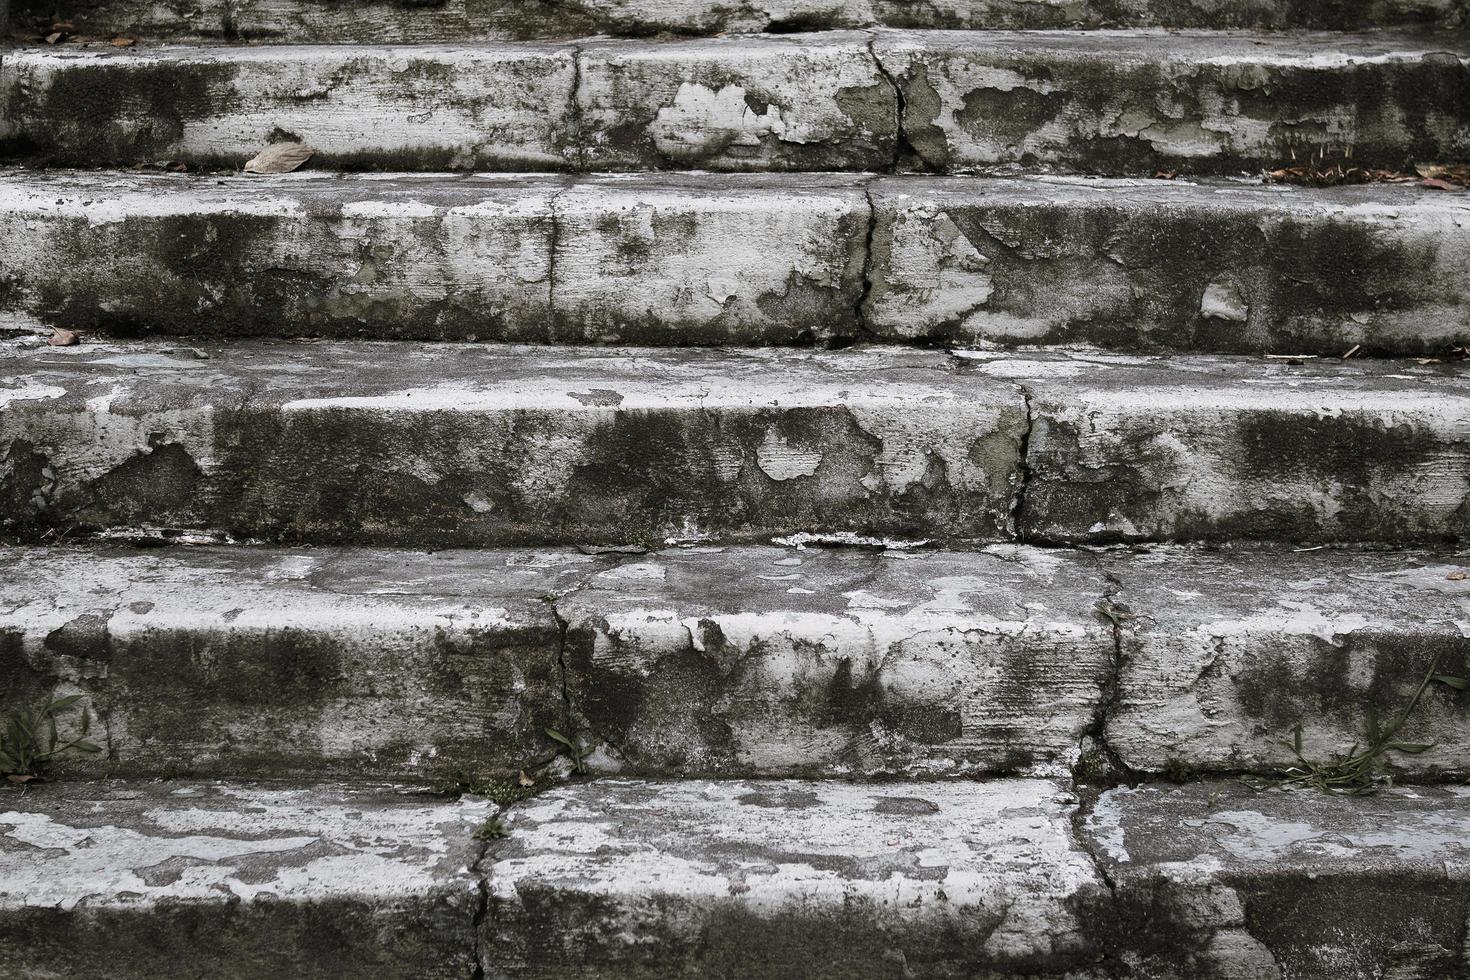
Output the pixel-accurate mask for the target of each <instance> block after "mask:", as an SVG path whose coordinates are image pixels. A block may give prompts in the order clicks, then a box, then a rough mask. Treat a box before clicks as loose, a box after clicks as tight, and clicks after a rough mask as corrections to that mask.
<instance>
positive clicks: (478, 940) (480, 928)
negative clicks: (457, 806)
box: [470, 807, 503, 980]
mask: <svg viewBox="0 0 1470 980" xmlns="http://www.w3.org/2000/svg"><path fill="white" fill-rule="evenodd" d="M502 810H503V808H499V807H498V808H497V813H499V812H501V811H502ZM489 856H490V841H488V840H487V841H483V842H481V844H480V853H479V854H477V855H475V860H474V862H473V863H472V864H471V865H470V873H471V874H473V875H474V876H475V877H476V878H477V879H479V880H478V881H477V882H476V883H475V914H474V916H473V917H472V918H471V920H470V929H471V930H472V932H471V935H470V954H471V955H472V956H473V957H474V963H473V965H472V966H471V967H470V980H485V957H484V953H485V923H486V920H488V919H489V917H490V871H489V869H488V868H487V867H486V864H485V859H486V858H488V857H489Z"/></svg>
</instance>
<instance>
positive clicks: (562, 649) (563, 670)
mask: <svg viewBox="0 0 1470 980" xmlns="http://www.w3.org/2000/svg"><path fill="white" fill-rule="evenodd" d="M546 602H547V605H548V606H549V607H550V609H551V615H552V617H553V618H554V619H555V620H556V627H557V630H558V636H557V640H556V669H557V672H558V674H559V675H560V676H561V719H562V720H561V727H562V730H563V731H565V732H567V733H570V732H571V730H572V727H571V726H572V692H571V688H570V686H569V685H568V683H567V633H568V632H569V631H570V630H571V625H572V624H571V623H570V622H569V621H568V620H567V619H566V618H565V617H563V616H562V614H561V610H560V609H558V608H557V607H556V603H557V597H555V596H551V597H548V598H547V600H546Z"/></svg>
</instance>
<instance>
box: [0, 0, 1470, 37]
mask: <svg viewBox="0 0 1470 980" xmlns="http://www.w3.org/2000/svg"><path fill="white" fill-rule="evenodd" d="M13 2H14V3H15V12H14V15H13V27H14V28H15V29H16V32H17V33H23V32H25V31H31V32H34V34H35V35H36V37H37V38H42V37H45V36H46V35H47V34H48V33H50V31H51V26H52V25H53V24H54V23H55V22H56V21H57V20H58V19H59V20H61V21H63V22H65V23H68V24H70V25H71V28H72V33H73V34H75V35H80V36H84V37H92V38H100V39H103V40H106V39H109V38H112V37H114V36H117V35H125V36H127V37H131V38H136V39H143V40H163V41H173V42H179V41H191V40H203V41H269V42H273V43H286V44H290V43H341V42H366V43H382V42H383V41H384V40H401V41H414V42H418V43H427V42H436V41H438V42H446V41H447V42H453V41H466V40H486V41H488V40H521V41H525V40H537V39H545V38H555V37H578V36H588V35H593V34H611V35H629V36H646V35H655V34H666V33H668V34H687V35H712V34H739V33H759V32H768V33H776V32H785V31H790V30H792V29H800V30H829V29H830V30H839V29H848V28H860V27H875V26H886V27H899V28H943V29H1004V28H1020V29H1046V28H1053V29H1054V28H1066V29H1071V28H1099V27H1172V28H1215V29H1220V28H1258V29H1270V30H1283V29H1289V28H1316V29H1330V30H1355V29H1363V28H1368V27H1375V26H1413V27H1439V28H1454V27H1460V26H1464V25H1465V24H1466V23H1470V12H1467V8H1466V6H1465V4H1464V3H1463V2H1462V0H1380V2H1377V3H1362V4H1324V3H1321V2H1319V0H1231V2H1229V3H1223V4H1221V3H1217V4H1210V5H1203V6H1202V5H1199V4H1194V3H1181V2H1178V0H1146V2H1141V3H1131V4H1129V5H1127V6H1126V8H1125V7H1120V6H1119V5H1117V4H1115V3H1109V2H1099V0H1086V2H1081V3H1078V2H1065V3H1062V2H1049V3H1034V2H1027V0H950V2H946V3H942V4H924V5H915V4H912V3H906V2H903V0H873V2H870V0H842V2H839V3H833V2H831V0H794V2H792V0H754V2H744V3H740V4H730V3H726V2H723V0H679V2H673V3H671V2H667V0H661V2H657V3H649V2H644V3H631V4H630V3H626V2H622V0H590V2H589V0H582V2H581V3H579V4H577V5H576V7H575V8H572V7H567V6H562V5H556V4H527V3H524V2H521V0H497V2H491V3H476V2H467V0H446V2H444V3H440V4H436V5H434V6H431V7H427V8H418V7H412V6H403V5H401V4H398V3H392V2H386V0H366V2H355V3H336V4H331V5H324V4H320V3H311V2H302V0H192V2H191V3H189V4H188V5H187V6H186V7H184V8H182V9H181V8H180V7H179V6H178V5H173V4H162V3H155V2H152V0H104V2H97V3H88V4H85V5H81V4H74V5H67V4H62V5H57V4H55V3H45V4H41V3H37V2H28V0H13ZM77 8H81V9H77ZM0 9H3V8H0ZM58 14H59V16H58ZM0 26H3V17H0Z"/></svg>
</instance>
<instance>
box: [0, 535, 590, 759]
mask: <svg viewBox="0 0 1470 980" xmlns="http://www.w3.org/2000/svg"><path fill="white" fill-rule="evenodd" d="M607 564H608V562H607V561H606V560H604V559H598V558H593V557H589V556H586V555H582V554H579V553H561V554H545V555H543V554H537V553H531V552H512V553H496V552H440V553H436V554H422V553H413V552H408V553H403V552H363V551H350V552H338V551H328V550H320V551H307V550H290V551H279V550H264V549H256V548H246V547H231V548H187V549H178V550H173V551H169V552H158V551H137V550H131V549H125V548H104V549H100V550H99V549H87V550H83V549H78V548H66V547H55V548H48V549H42V548H35V549H24V550H15V549H12V550H8V551H5V552H4V562H3V567H0V673H3V674H4V676H5V677H6V683H5V690H4V697H3V700H4V703H5V706H6V707H7V708H9V707H18V706H20V705H29V704H34V703H36V702H39V701H40V700H43V699H46V698H51V697H61V696H65V695H67V694H81V695H83V697H84V703H85V704H86V706H87V707H88V708H89V709H90V710H91V711H92V712H94V714H95V715H96V717H97V719H98V731H97V736H96V741H98V742H99V744H101V745H102V746H103V748H104V749H105V752H104V754H102V755H83V754H80V753H78V754H75V755H71V756H67V757H64V758H62V759H61V760H59V762H58V763H57V765H56V767H55V771H56V772H58V773H61V774H65V775H68V776H71V777H73V778H75V777H78V776H90V777H97V776H99V775H104V774H125V775H150V776H151V775H177V774H189V775H220V776H227V777H232V778H253V777H260V778H271V779H282V778H289V777H297V778H331V777H356V778H366V779H399V778H408V779H414V780H419V781H439V780H453V779H456V778H459V777H462V776H464V777H470V776H483V775H490V774H495V775H498V776H505V775H508V774H509V775H514V774H515V772H516V770H517V769H519V768H520V767H522V766H525V765H528V764H529V760H530V759H532V758H534V757H536V756H540V755H542V754H544V753H545V752H547V751H548V750H549V749H551V748H553V747H554V746H553V744H552V743H551V742H550V741H549V740H548V739H547V738H546V735H545V729H546V728H547V727H551V728H561V727H564V726H565V724H566V705H565V703H564V701H563V677H562V669H561V663H560V659H559V658H560V654H561V630H560V627H559V625H558V623H557V620H556V618H555V615H554V613H553V608H552V606H551V605H550V603H549V602H548V599H549V598H550V597H554V596H555V595H557V593H558V592H559V591H561V590H563V589H568V588H570V587H572V586H574V585H576V584H577V583H578V582H580V581H581V580H582V579H584V578H585V577H586V576H588V575H590V574H591V573H592V572H593V571H595V570H596V569H598V568H599V567H605V566H606V565H607ZM76 721H77V715H76V714H71V715H69V716H67V717H65V718H63V719H62V724H63V726H66V727H68V728H70V727H74V726H75V724H76Z"/></svg>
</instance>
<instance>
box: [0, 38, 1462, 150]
mask: <svg viewBox="0 0 1470 980" xmlns="http://www.w3.org/2000/svg"><path fill="white" fill-rule="evenodd" d="M1467 58H1470V46H1467V43H1466V41H1465V35H1463V34H1461V33H1450V32H1445V33H1441V34H1438V35H1432V36H1424V37H1416V36H1413V35H1402V34H1391V33H1380V34H1352V35H1347V34H1343V35H1332V34H1314V33H1290V34H1276V35H1265V36H1261V35H1255V34H1247V33H1224V34H1220V33H1208V32H1194V33H1180V32H1165V31H1147V30H1131V31H1111V32H1102V33H1089V34H1085V35H1084V34H1079V33H1075V32H1071V33H1069V32H1033V33H1007V32H988V31H968V32H965V31H960V32H955V31H945V32H923V31H919V32H914V31H893V30H881V31H878V32H876V33H871V32H858V31H835V32H816V33H804V34H795V35H761V36H755V37H730V38H712V39H687V40H677V41H667V42H649V41H630V40H591V41H586V42H578V43H575V44H573V43H549V42H548V43H531V42H524V43H516V44H508V43H502V42H488V43H481V44H474V45H460V46H450V45H437V46H436V45H412V46H402V47H394V46H391V45H382V44H380V45H360V46H359V45H352V46H346V45H337V46H329V45H322V46H311V45H278V46H259V47H253V46H235V47H209V46H194V47H164V48H150V47H133V48H124V49H119V48H114V47H111V46H110V45H109V46H106V47H100V46H94V47H87V46H59V47H40V48H37V47H26V48H20V49H18V50H16V51H15V53H13V54H8V55H7V56H6V58H5V59H4V61H3V62H0V95H3V99H0V104H3V105H4V106H5V109H4V116H3V118H0V151H3V152H5V153H6V154H7V155H9V156H10V157H12V158H16V157H19V158H22V159H25V160H27V161H31V162H44V163H50V164H67V165H79V166H96V165H113V164H115V165H133V164H138V163H153V162H157V161H160V160H180V161H186V162H189V163H192V164H194V165H202V166H206V167H238V166H239V165H240V164H241V163H243V161H244V160H246V159H248V158H249V157H251V156H253V155H254V154H255V153H256V152H258V150H259V149H260V148H261V147H262V146H264V145H265V144H266V143H268V142H270V141H272V140H273V139H280V138H283V137H285V136H288V135H289V136H291V137H295V138H299V139H301V140H304V141H306V142H307V143H310V144H311V145H313V146H315V147H316V148H317V149H318V150H319V156H318V158H317V159H316V160H315V165H316V166H319V167H345V168H348V169H368V170H446V169H458V170H472V169H480V170H558V169H578V168H581V169H587V170H644V169H673V170H687V169H713V170H734V171H748V170H860V171H861V170H883V169H887V170H892V169H896V168H897V169H914V168H917V169H920V170H935V171H940V172H966V171H973V170H975V169H977V168H984V167H987V166H993V165H996V164H1008V163H1025V164H1042V165H1047V166H1052V167H1056V168H1061V169H1080V170H1084V171H1087V172H1092V173H1117V174H1128V175H1135V176H1146V175H1149V174H1152V173H1153V171H1154V169H1155V168H1157V167H1160V166H1170V167H1181V168H1183V169H1184V170H1186V171H1189V172H1199V173H1220V172H1232V171H1236V170H1240V169H1242V168H1244V169H1257V168H1260V167H1262V166H1267V167H1269V166H1276V165H1280V164H1284V163H1288V162H1290V161H1291V160H1293V159H1296V158H1303V157H1307V156H1310V155H1311V154H1312V153H1314V152H1317V151H1319V150H1323V149H1327V150H1328V151H1330V153H1329V155H1335V156H1343V155H1350V156H1351V157H1352V159H1353V160H1354V162H1356V163H1358V164H1362V165H1383V166H1394V167H1399V166H1404V165H1406V164H1408V163H1412V162H1414V161H1440V160H1455V159H1459V158H1461V157H1463V156H1464V154H1465V153H1466V143H1465V140H1466V135H1465V133H1466V127H1467V125H1470V109H1467V108H1466V106H1467V104H1470V102H1467V100H1466V99H1465V98H1464V95H1465V92H1466V90H1467V86H1470V68H1467ZM426 86H427V87H430V88H433V89H434V91H435V98H434V99H433V101H432V103H430V102H426V101H425V97H424V92H425V90H426ZM175 93H182V95H181V96H180V95H176V94H175ZM900 115H901V116H902V119H901V120H900V118H899V116H900ZM900 124H901V130H902V135H903V137H904V140H905V141H906V143H905V142H904V141H901V140H900V138H899V137H900Z"/></svg>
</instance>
